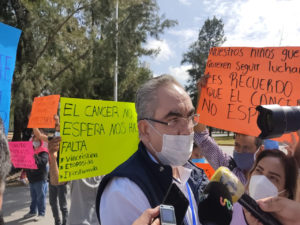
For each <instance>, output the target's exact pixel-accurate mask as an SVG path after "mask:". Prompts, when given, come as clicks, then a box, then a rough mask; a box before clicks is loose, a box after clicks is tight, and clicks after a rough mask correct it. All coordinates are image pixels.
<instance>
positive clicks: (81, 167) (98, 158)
mask: <svg viewBox="0 0 300 225" xmlns="http://www.w3.org/2000/svg"><path fill="white" fill-rule="evenodd" d="M60 120H61V123H60V135H61V138H62V141H61V144H60V159H59V180H60V181H68V180H76V179H81V178H87V177H93V176H99V175H103V174H107V173H109V172H111V171H112V170H113V169H114V168H116V167H117V166H118V165H120V164H121V163H122V162H124V161H125V160H126V159H128V158H129V156H131V155H132V154H133V153H134V152H135V151H136V150H137V147H138V129H137V115H136V112H135V105H134V103H125V102H113V101H100V100H88V99H72V98H61V107H60Z"/></svg>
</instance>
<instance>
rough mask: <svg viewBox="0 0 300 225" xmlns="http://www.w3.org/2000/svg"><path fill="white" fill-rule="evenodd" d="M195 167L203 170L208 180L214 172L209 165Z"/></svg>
mask: <svg viewBox="0 0 300 225" xmlns="http://www.w3.org/2000/svg"><path fill="white" fill-rule="evenodd" d="M195 165H196V166H198V167H199V168H201V169H203V170H204V172H205V174H206V176H207V177H208V179H209V180H210V178H211V177H212V175H214V173H215V170H214V169H213V168H212V166H211V165H210V164H209V163H195Z"/></svg>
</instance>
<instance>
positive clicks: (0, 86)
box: [0, 22, 21, 135]
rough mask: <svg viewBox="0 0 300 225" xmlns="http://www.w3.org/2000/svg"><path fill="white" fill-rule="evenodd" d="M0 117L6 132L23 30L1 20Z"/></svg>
mask: <svg viewBox="0 0 300 225" xmlns="http://www.w3.org/2000/svg"><path fill="white" fill-rule="evenodd" d="M0 34H1V35H0V117H1V119H2V120H3V124H4V128H5V134H6V135H7V133H8V128H9V112H10V96H11V82H12V77H13V73H14V69H15V62H16V53H17V47H18V42H19V38H20V34H21V30H19V29H16V28H14V27H11V26H8V25H5V24H3V23H1V22H0Z"/></svg>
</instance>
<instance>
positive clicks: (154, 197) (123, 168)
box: [96, 142, 209, 224]
mask: <svg viewBox="0 0 300 225" xmlns="http://www.w3.org/2000/svg"><path fill="white" fill-rule="evenodd" d="M185 167H188V168H190V169H192V173H191V176H190V179H189V180H188V183H189V185H190V187H191V189H192V191H193V194H194V196H195V199H196V202H197V204H198V203H199V202H198V201H199V198H198V196H199V193H201V192H202V191H203V190H204V187H205V186H206V185H207V183H208V181H209V180H208V178H207V176H206V175H205V173H204V171H203V170H202V169H200V168H198V167H196V166H195V165H194V164H193V163H191V162H188V163H187V164H186V165H185ZM113 177H127V178H129V179H130V180H131V181H133V182H134V183H136V184H137V185H138V186H139V187H140V188H141V190H142V191H143V192H144V194H145V195H146V197H147V199H148V201H149V203H150V205H151V207H156V206H157V205H159V204H161V203H162V201H163V198H164V196H165V195H166V193H167V190H168V188H169V186H170V185H171V183H172V179H173V175H172V168H171V166H163V165H160V164H157V163H155V162H153V160H152V159H151V158H150V157H149V155H148V153H147V150H146V147H145V146H144V144H143V143H142V142H140V143H139V148H138V150H137V151H136V152H135V153H134V154H133V155H132V156H131V157H130V158H129V159H128V160H127V161H125V162H124V163H123V164H121V165H120V166H119V167H117V168H116V169H115V170H114V171H113V172H111V173H110V174H108V175H106V176H105V177H104V178H103V179H102V181H101V183H100V185H99V189H98V193H97V198H96V212H97V217H98V220H99V221H100V215H99V207H100V202H101V195H102V193H103V191H104V189H105V187H106V185H107V184H108V182H109V181H110V180H111V179H112V178H113ZM100 224H101V223H100Z"/></svg>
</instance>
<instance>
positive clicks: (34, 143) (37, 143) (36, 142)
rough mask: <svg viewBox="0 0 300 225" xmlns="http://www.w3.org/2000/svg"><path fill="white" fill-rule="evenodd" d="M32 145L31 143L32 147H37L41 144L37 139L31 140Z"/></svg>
mask: <svg viewBox="0 0 300 225" xmlns="http://www.w3.org/2000/svg"><path fill="white" fill-rule="evenodd" d="M32 145H33V147H34V148H38V147H40V146H41V143H40V142H39V141H33V142H32Z"/></svg>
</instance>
